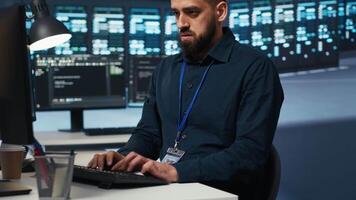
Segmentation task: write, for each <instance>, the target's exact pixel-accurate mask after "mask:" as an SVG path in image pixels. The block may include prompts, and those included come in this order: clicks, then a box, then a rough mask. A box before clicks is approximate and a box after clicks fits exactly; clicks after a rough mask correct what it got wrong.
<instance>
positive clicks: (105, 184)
mask: <svg viewBox="0 0 356 200" xmlns="http://www.w3.org/2000/svg"><path fill="white" fill-rule="evenodd" d="M73 181H75V182H80V183H86V184H93V185H97V186H98V187H100V188H105V189H110V188H131V187H144V186H154V185H165V184H167V182H165V181H163V180H160V179H157V178H155V177H152V176H146V175H140V174H135V173H131V172H117V171H108V170H103V171H99V170H97V169H92V168H88V167H84V166H78V165H74V171H73Z"/></svg>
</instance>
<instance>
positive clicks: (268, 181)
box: [264, 145, 281, 200]
mask: <svg viewBox="0 0 356 200" xmlns="http://www.w3.org/2000/svg"><path fill="white" fill-rule="evenodd" d="M280 179H281V160H280V158H279V154H278V152H277V149H276V148H275V147H274V146H273V145H272V148H271V153H270V157H269V159H268V161H267V163H266V165H265V179H264V183H265V184H264V185H265V187H264V188H265V197H266V198H265V199H266V200H275V199H276V198H277V194H278V189H279V183H280Z"/></svg>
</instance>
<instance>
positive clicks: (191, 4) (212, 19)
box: [171, 0, 217, 60]
mask: <svg viewBox="0 0 356 200" xmlns="http://www.w3.org/2000/svg"><path fill="white" fill-rule="evenodd" d="M171 8H172V12H173V13H174V14H175V16H176V21H177V26H178V28H179V41H180V44H181V47H182V49H183V52H184V54H185V55H186V57H187V58H188V59H190V60H196V59H199V58H197V56H199V53H200V52H204V51H207V48H209V47H210V44H211V42H212V40H213V38H214V36H215V34H216V27H217V17H216V15H215V12H214V8H213V7H212V6H211V5H210V4H209V3H208V2H206V1H205V0H171Z"/></svg>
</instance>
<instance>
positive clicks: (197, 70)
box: [88, 0, 283, 199]
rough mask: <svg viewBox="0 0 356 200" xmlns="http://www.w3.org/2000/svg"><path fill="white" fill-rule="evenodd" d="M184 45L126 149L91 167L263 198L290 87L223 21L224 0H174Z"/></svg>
mask: <svg viewBox="0 0 356 200" xmlns="http://www.w3.org/2000/svg"><path fill="white" fill-rule="evenodd" d="M171 9H172V12H173V13H174V14H175V17H176V21H177V26H178V28H179V31H180V34H179V40H180V45H181V49H182V53H180V54H178V55H173V56H170V57H167V58H165V59H164V60H163V61H162V62H161V63H160V65H159V66H157V68H156V70H155V72H154V74H153V77H152V80H151V87H150V91H149V96H148V97H147V99H146V101H145V104H144V107H143V112H142V117H141V120H140V122H139V123H138V125H137V128H136V129H135V131H134V132H133V134H132V136H131V138H130V140H129V141H128V143H127V144H126V145H125V146H124V147H123V148H121V149H120V150H119V151H118V152H113V151H111V152H108V153H104V154H96V155H95V156H94V157H93V159H92V160H91V161H90V162H89V163H88V166H89V167H92V168H100V169H102V168H103V167H104V166H105V165H108V166H110V167H111V170H121V171H136V170H140V171H141V172H142V173H148V174H151V175H153V176H155V177H157V178H160V179H163V180H165V181H167V182H181V183H182V182H200V183H205V184H208V185H210V186H213V187H217V188H220V189H223V190H226V191H229V192H233V193H235V194H238V195H239V199H260V197H259V195H260V193H259V192H257V191H256V190H257V185H258V184H259V179H260V177H261V176H260V175H261V171H262V170H261V169H263V166H264V164H265V162H266V160H267V158H268V156H269V153H270V150H271V145H272V140H273V137H274V132H275V129H276V126H277V122H278V118H279V113H280V108H281V105H282V102H283V90H282V87H281V83H280V80H279V77H278V73H277V71H276V68H275V66H274V65H273V63H272V62H271V61H270V60H269V59H268V58H267V57H266V56H264V55H262V54H261V53H259V52H257V51H256V50H254V49H252V48H250V47H248V46H245V45H242V44H239V43H238V42H237V41H236V40H235V38H234V36H233V34H232V32H231V30H230V29H228V28H226V27H223V24H224V20H225V19H226V16H227V10H228V3H227V2H226V1H224V0H171Z"/></svg>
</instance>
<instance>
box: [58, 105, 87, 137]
mask: <svg viewBox="0 0 356 200" xmlns="http://www.w3.org/2000/svg"><path fill="white" fill-rule="evenodd" d="M83 124H84V123H83V109H76V110H71V111H70V129H59V130H58V131H60V132H69V133H73V132H81V131H83Z"/></svg>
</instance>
